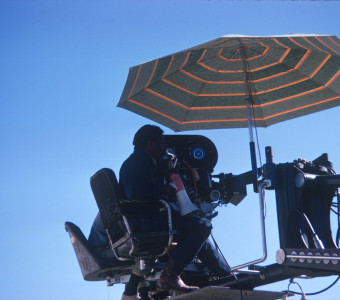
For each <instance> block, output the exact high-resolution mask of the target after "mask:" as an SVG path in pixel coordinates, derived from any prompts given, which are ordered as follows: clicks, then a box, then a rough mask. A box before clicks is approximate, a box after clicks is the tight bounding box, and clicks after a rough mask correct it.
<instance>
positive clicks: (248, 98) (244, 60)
mask: <svg viewBox="0 0 340 300" xmlns="http://www.w3.org/2000/svg"><path fill="white" fill-rule="evenodd" d="M240 44H241V47H240V50H241V56H242V66H243V71H244V91H245V94H246V103H247V116H248V131H249V148H250V159H251V168H252V173H253V188H254V192H255V193H258V191H259V189H258V182H257V163H256V151H255V142H254V137H253V121H252V114H251V107H250V103H252V101H253V99H252V98H251V89H250V83H249V72H248V65H247V56H246V49H245V47H244V45H243V44H242V43H241V41H240Z"/></svg>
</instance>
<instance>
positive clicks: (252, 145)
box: [247, 99, 259, 193]
mask: <svg viewBox="0 0 340 300" xmlns="http://www.w3.org/2000/svg"><path fill="white" fill-rule="evenodd" d="M247 114H248V131H249V149H250V159H251V169H252V173H253V188H254V192H255V193H258V191H259V189H258V182H257V163H256V151H255V142H254V136H253V122H252V119H251V109H250V104H249V99H248V100H247Z"/></svg>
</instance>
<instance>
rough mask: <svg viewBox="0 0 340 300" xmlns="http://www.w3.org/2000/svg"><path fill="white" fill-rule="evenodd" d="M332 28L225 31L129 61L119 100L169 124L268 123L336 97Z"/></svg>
mask: <svg viewBox="0 0 340 300" xmlns="http://www.w3.org/2000/svg"><path fill="white" fill-rule="evenodd" d="M339 74H340V40H339V39H338V38H337V37H335V36H323V35H319V36H311V35H304V36H302V35H291V36H277V37H241V36H225V37H221V38H218V39H215V40H213V41H210V42H208V43H204V44H201V45H198V46H196V47H193V48H190V49H188V50H185V51H181V52H178V53H175V54H172V55H169V56H165V57H162V58H159V59H156V60H153V61H150V62H147V63H144V64H141V65H139V66H135V67H132V68H131V69H130V72H129V75H128V79H127V82H126V85H125V88H124V91H123V94H122V96H121V99H120V101H119V104H118V106H120V107H123V108H126V109H128V110H131V111H133V112H135V113H137V114H140V115H142V116H145V117H147V118H150V119H152V120H154V121H156V122H158V123H160V124H163V125H164V126H167V127H169V128H171V129H173V130H174V131H183V130H193V129H212V128H233V127H247V126H248V116H247V104H248V103H249V105H250V106H251V108H252V120H253V121H254V122H255V125H256V126H259V127H266V126H269V125H272V124H275V123H278V122H281V121H284V120H287V119H292V118H296V117H299V116H302V115H305V114H310V113H313V112H316V111H319V110H323V109H327V108H331V107H334V106H337V105H339V104H340V76H339Z"/></svg>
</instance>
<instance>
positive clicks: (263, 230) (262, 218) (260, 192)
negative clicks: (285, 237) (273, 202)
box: [231, 180, 270, 271]
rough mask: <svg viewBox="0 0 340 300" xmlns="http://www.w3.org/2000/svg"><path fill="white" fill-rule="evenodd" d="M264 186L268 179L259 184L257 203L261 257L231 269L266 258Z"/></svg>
mask: <svg viewBox="0 0 340 300" xmlns="http://www.w3.org/2000/svg"><path fill="white" fill-rule="evenodd" d="M266 186H268V187H269V186H270V181H269V180H264V181H263V182H261V184H260V186H259V189H260V190H259V204H260V221H261V238H262V249H263V255H262V257H261V258H259V259H256V260H253V261H251V262H248V263H245V264H242V265H239V266H236V267H233V268H231V270H232V271H237V270H238V269H242V268H245V267H248V266H251V265H255V264H258V263H261V262H263V261H265V260H266V258H267V241H266V227H265V219H264V197H263V191H264V188H265V187H266Z"/></svg>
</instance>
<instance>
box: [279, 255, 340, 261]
mask: <svg viewBox="0 0 340 300" xmlns="http://www.w3.org/2000/svg"><path fill="white" fill-rule="evenodd" d="M286 258H294V259H318V260H340V257H339V256H322V255H301V254H287V255H286Z"/></svg>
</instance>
